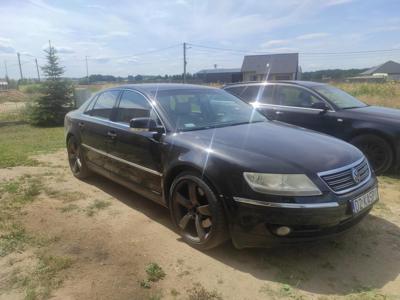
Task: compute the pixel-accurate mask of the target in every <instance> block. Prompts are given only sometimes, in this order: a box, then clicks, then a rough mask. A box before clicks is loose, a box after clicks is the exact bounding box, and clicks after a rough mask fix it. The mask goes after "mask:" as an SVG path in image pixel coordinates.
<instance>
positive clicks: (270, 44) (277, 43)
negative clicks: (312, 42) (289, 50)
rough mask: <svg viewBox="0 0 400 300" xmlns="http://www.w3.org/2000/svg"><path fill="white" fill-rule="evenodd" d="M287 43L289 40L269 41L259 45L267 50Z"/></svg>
mask: <svg viewBox="0 0 400 300" xmlns="http://www.w3.org/2000/svg"><path fill="white" fill-rule="evenodd" d="M289 42H290V41H289V40H270V41H268V42H265V43H263V44H261V47H263V48H269V47H275V46H281V45H287V44H288V43H289Z"/></svg>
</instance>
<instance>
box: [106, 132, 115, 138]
mask: <svg viewBox="0 0 400 300" xmlns="http://www.w3.org/2000/svg"><path fill="white" fill-rule="evenodd" d="M107 136H109V137H110V138H111V139H112V140H113V139H115V138H116V137H117V134H116V133H115V132H114V131H109V132H107Z"/></svg>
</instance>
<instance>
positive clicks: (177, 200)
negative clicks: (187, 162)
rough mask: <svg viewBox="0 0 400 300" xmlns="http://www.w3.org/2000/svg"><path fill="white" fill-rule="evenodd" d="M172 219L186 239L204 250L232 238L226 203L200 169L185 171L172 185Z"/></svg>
mask: <svg viewBox="0 0 400 300" xmlns="http://www.w3.org/2000/svg"><path fill="white" fill-rule="evenodd" d="M170 212H171V217H172V221H173V222H174V224H175V225H176V227H177V228H178V231H179V233H180V234H181V236H182V237H183V239H184V240H185V241H186V242H187V243H188V244H190V245H191V246H193V247H196V248H198V249H200V250H207V249H211V248H214V247H216V246H218V245H220V244H221V243H223V242H224V241H226V240H227V239H228V238H229V234H228V229H227V223H226V218H225V214H224V210H223V206H222V203H221V202H220V201H218V199H217V197H216V195H215V193H214V192H213V190H212V189H211V188H210V186H209V185H208V184H207V183H206V182H205V181H204V180H203V179H202V178H201V177H200V176H199V175H197V174H196V173H182V174H180V175H179V176H178V177H177V178H175V180H174V181H173V183H172V185H171V189H170Z"/></svg>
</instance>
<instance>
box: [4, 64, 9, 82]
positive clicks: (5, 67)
mask: <svg viewBox="0 0 400 300" xmlns="http://www.w3.org/2000/svg"><path fill="white" fill-rule="evenodd" d="M4 71H5V72H6V81H7V82H8V70H7V61H6V60H5V61H4Z"/></svg>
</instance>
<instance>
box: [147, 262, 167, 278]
mask: <svg viewBox="0 0 400 300" xmlns="http://www.w3.org/2000/svg"><path fill="white" fill-rule="evenodd" d="M146 273H147V279H148V280H149V281H152V282H156V281H159V280H161V279H164V277H165V272H164V270H163V269H162V268H161V267H160V266H159V265H158V264H156V263H150V264H149V265H147V267H146Z"/></svg>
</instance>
